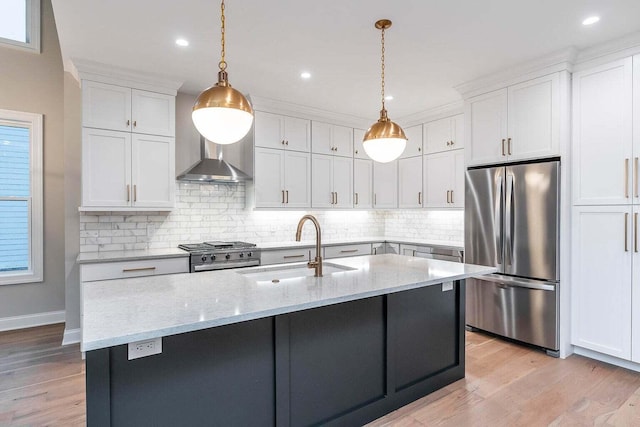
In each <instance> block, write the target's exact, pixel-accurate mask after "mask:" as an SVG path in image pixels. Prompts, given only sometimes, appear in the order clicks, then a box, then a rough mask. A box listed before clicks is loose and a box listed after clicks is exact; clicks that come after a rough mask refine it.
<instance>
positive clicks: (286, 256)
mask: <svg viewBox="0 0 640 427" xmlns="http://www.w3.org/2000/svg"><path fill="white" fill-rule="evenodd" d="M282 258H284V259H291V258H304V254H302V255H285V256H283V257H282Z"/></svg>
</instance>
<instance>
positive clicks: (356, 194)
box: [354, 193, 358, 205]
mask: <svg viewBox="0 0 640 427" xmlns="http://www.w3.org/2000/svg"><path fill="white" fill-rule="evenodd" d="M354 195H355V196H356V203H355V204H356V205H357V204H358V193H354Z"/></svg>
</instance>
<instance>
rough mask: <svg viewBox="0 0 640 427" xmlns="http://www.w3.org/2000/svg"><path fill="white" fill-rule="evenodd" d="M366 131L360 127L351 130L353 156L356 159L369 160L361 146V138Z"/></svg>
mask: <svg viewBox="0 0 640 427" xmlns="http://www.w3.org/2000/svg"><path fill="white" fill-rule="evenodd" d="M365 132H366V131H364V130H362V129H354V130H353V157H354V158H356V159H363V160H371V159H370V158H369V156H367V153H366V152H365V151H364V147H363V146H362V140H363V139H364V134H365Z"/></svg>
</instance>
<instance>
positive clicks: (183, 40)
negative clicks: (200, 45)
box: [176, 39, 189, 47]
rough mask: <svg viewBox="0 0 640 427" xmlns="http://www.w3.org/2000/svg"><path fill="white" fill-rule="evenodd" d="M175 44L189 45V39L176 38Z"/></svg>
mask: <svg viewBox="0 0 640 427" xmlns="http://www.w3.org/2000/svg"><path fill="white" fill-rule="evenodd" d="M176 44H177V45H178V46H182V47H186V46H189V41H188V40H185V39H177V40H176Z"/></svg>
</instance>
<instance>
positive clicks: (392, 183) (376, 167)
mask: <svg viewBox="0 0 640 427" xmlns="http://www.w3.org/2000/svg"><path fill="white" fill-rule="evenodd" d="M373 207H374V208H380V209H385V208H397V207H398V161H397V160H396V161H393V162H389V163H378V162H374V163H373Z"/></svg>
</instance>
